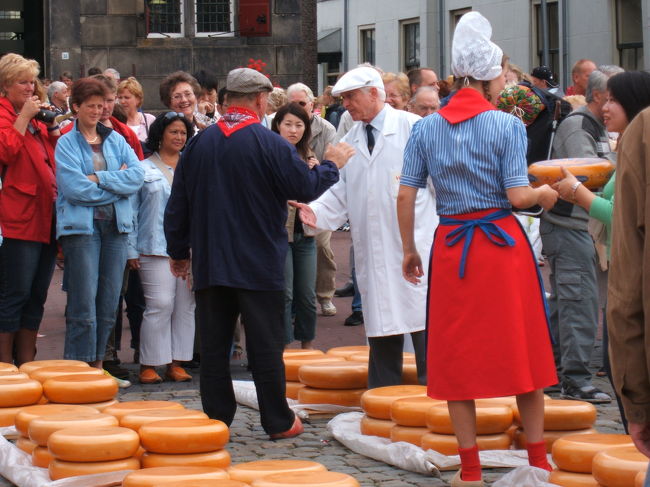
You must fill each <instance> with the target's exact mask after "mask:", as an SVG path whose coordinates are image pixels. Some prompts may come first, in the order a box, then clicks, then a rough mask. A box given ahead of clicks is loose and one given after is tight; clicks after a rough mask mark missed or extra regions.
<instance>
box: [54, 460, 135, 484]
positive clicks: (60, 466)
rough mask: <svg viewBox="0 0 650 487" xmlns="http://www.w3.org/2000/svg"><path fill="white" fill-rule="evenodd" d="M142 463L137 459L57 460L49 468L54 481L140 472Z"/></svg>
mask: <svg viewBox="0 0 650 487" xmlns="http://www.w3.org/2000/svg"><path fill="white" fill-rule="evenodd" d="M139 468H140V462H139V461H138V459H137V458H125V459H123V460H113V461H111V462H65V461H63V460H57V459H56V458H55V459H54V460H52V461H51V462H50V467H49V468H48V470H49V473H50V478H51V479H52V480H59V479H64V478H67V477H79V476H80V475H92V474H95V473H105V472H119V471H120V470H138V469H139Z"/></svg>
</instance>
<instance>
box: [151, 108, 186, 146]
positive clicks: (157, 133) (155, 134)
mask: <svg viewBox="0 0 650 487" xmlns="http://www.w3.org/2000/svg"><path fill="white" fill-rule="evenodd" d="M176 120H180V121H181V122H183V125H185V130H187V140H189V139H190V137H191V136H192V135H193V134H194V127H192V124H191V123H190V121H189V120H188V119H187V118H185V117H184V116H183V114H178V113H176V112H167V113H161V114H160V115H158V116H157V117H156V120H154V122H153V123H152V124H151V126H150V127H149V137H148V138H147V142H146V144H147V147H148V148H149V150H151V151H152V152H157V151H158V150H159V149H160V144H161V143H162V139H163V134H164V133H165V129H166V128H167V127H168V126H169V125H170V124H171V123H173V122H175V121H176Z"/></svg>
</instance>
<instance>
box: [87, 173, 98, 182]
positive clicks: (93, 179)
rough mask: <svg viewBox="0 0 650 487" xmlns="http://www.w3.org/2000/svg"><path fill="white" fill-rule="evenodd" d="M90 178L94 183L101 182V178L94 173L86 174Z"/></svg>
mask: <svg viewBox="0 0 650 487" xmlns="http://www.w3.org/2000/svg"><path fill="white" fill-rule="evenodd" d="M86 177H87V178H88V179H90V180H91V181H92V182H93V183H95V184H99V178H98V177H97V176H95V175H94V174H89V175H88V176H86Z"/></svg>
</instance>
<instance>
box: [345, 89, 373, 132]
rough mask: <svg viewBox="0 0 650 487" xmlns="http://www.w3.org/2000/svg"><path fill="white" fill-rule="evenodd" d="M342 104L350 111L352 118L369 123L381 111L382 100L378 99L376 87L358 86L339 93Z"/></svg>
mask: <svg viewBox="0 0 650 487" xmlns="http://www.w3.org/2000/svg"><path fill="white" fill-rule="evenodd" d="M341 97H342V98H343V106H344V107H345V109H346V110H347V111H348V112H350V116H351V117H352V120H354V121H355V122H356V121H357V120H361V121H363V122H364V123H370V122H371V121H372V119H373V118H375V116H376V115H377V114H378V113H379V112H380V111H381V108H382V106H383V102H381V101H379V97H378V92H377V88H367V89H366V88H359V89H356V90H351V91H346V92H344V93H341Z"/></svg>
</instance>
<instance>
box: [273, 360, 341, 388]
mask: <svg viewBox="0 0 650 487" xmlns="http://www.w3.org/2000/svg"><path fill="white" fill-rule="evenodd" d="M340 360H341V359H339V358H336V357H328V356H326V355H299V356H289V357H285V358H284V373H285V378H286V380H291V381H295V382H300V378H299V375H298V371H299V370H300V366H301V365H305V364H315V363H321V362H322V363H328V362H329V363H332V362H339V361H340Z"/></svg>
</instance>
